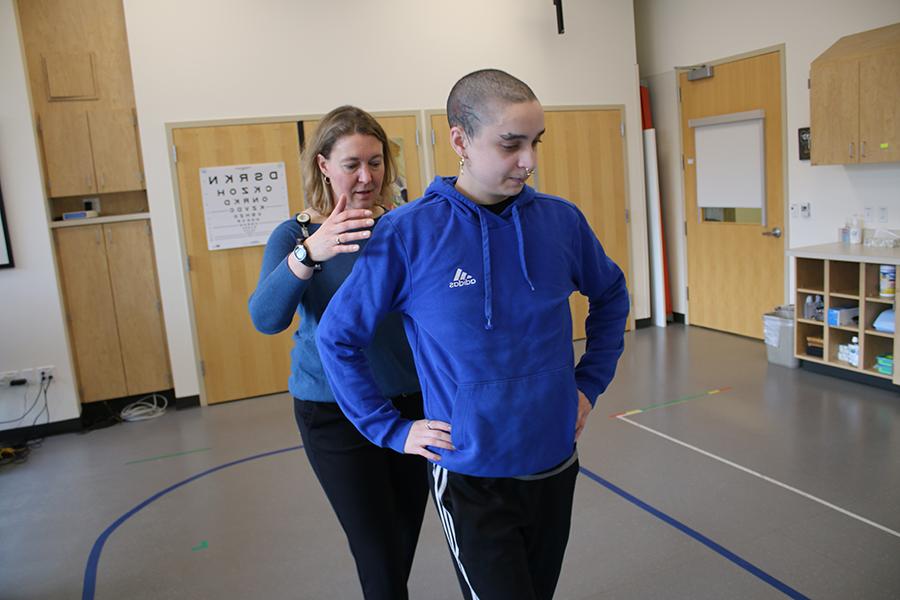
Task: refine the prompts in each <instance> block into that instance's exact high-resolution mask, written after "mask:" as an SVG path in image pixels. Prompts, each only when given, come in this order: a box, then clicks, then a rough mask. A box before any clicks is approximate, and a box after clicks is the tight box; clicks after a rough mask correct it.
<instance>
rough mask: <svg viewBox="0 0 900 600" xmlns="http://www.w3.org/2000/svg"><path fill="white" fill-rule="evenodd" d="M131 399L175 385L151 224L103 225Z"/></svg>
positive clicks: (134, 222) (120, 342)
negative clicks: (170, 363)
mask: <svg viewBox="0 0 900 600" xmlns="http://www.w3.org/2000/svg"><path fill="white" fill-rule="evenodd" d="M103 232H104V237H105V240H106V256H107V262H108V264H109V274H110V282H111V285H112V292H113V299H114V300H115V318H116V322H117V323H118V328H119V344H120V346H121V349H122V364H123V367H124V369H125V383H126V387H127V389H128V395H130V396H134V395H136V394H146V393H149V392H158V391H160V390H167V389H170V388H171V387H172V375H171V370H170V367H169V351H168V348H167V347H166V332H165V326H164V325H163V314H162V304H161V301H160V296H159V286H158V284H157V277H156V259H155V257H154V255H153V237H152V235H151V233H150V221H148V220H140V221H124V222H121V223H108V224H106V225H104V226H103Z"/></svg>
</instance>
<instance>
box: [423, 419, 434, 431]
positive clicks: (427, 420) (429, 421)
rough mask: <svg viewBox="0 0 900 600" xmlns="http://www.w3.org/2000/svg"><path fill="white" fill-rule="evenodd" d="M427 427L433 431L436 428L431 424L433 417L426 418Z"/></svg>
mask: <svg viewBox="0 0 900 600" xmlns="http://www.w3.org/2000/svg"><path fill="white" fill-rule="evenodd" d="M425 429H427V430H429V431H432V430H433V429H434V428H433V427H432V426H431V419H426V420H425Z"/></svg>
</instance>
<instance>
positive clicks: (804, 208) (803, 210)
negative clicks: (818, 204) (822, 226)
mask: <svg viewBox="0 0 900 600" xmlns="http://www.w3.org/2000/svg"><path fill="white" fill-rule="evenodd" d="M800 216H801V217H802V218H804V219H808V218H809V217H810V216H812V208H811V207H810V205H809V202H801V203H800Z"/></svg>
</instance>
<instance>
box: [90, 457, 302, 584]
mask: <svg viewBox="0 0 900 600" xmlns="http://www.w3.org/2000/svg"><path fill="white" fill-rule="evenodd" d="M302 447H303V446H292V447H290V448H282V449H281V450H273V451H271V452H263V453H262V454H254V455H253V456H248V457H246V458H241V459H239V460H235V461H232V462H230V463H225V464H224V465H219V466H218V467H213V468H212V469H207V470H206V471H203V472H202V473H197V474H196V475H194V476H192V477H188V478H187V479H185V480H183V481H179V482H178V483H176V484H174V485H170V486H169V487H167V488H166V489H164V490H163V491H161V492H157V493H156V494H153V495H152V496H150V497H149V498H147V499H146V500H144V501H143V502H141V503H140V504H138V505H137V506H135V507H134V508H132V509H131V510H129V511H128V512H127V513H125V514H124V515H122V516H121V517H119V518H118V519H116V520H115V522H113V524H112V525H110V526H109V527H107V528H106V530H105V531H104V532H103V533H101V534H100V537H98V538H97V541H95V542H94V546H93V548H91V554H90V556H89V557H88V561H87V566H85V568H84V587H83V588H82V591H81V600H94V590H95V589H96V587H97V564H98V563H99V562H100V553H101V552H102V551H103V545H104V544H105V543H106V540H107V539H108V538H109V536H110V535H112V533H113V532H114V531H115V530H116V529H118V528H119V526H120V525H121V524H122V523H124V522H125V521H127V520H128V519H130V518H131V517H133V516H134V515H135V514H137V513H138V512H140V511H141V510H143V509H144V508H146V507H147V506H148V505H149V504H151V503H152V502H155V501H156V500H159V499H160V498H162V497H163V496H165V495H166V494H168V493H169V492H173V491H175V490H177V489H178V488H180V487H181V486H183V485H187V484H189V483H191V482H192V481H196V480H197V479H200V478H201V477H205V476H207V475H210V474H212V473H215V472H216V471H221V470H222V469H227V468H228V467H233V466H235V465H239V464H241V463H245V462H248V461H251V460H256V459H258V458H266V457H267V456H274V455H276V454H281V453H282V452H291V451H292V450H299V449H300V448H302Z"/></svg>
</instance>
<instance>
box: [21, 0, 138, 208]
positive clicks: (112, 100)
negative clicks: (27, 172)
mask: <svg viewBox="0 0 900 600" xmlns="http://www.w3.org/2000/svg"><path fill="white" fill-rule="evenodd" d="M17 6H18V11H19V20H20V22H21V27H22V40H23V43H24V46H25V58H26V62H27V66H28V75H29V81H30V85H31V98H32V103H33V108H34V113H35V119H36V121H37V126H38V132H39V135H40V140H41V147H42V150H43V155H44V173H45V177H46V181H47V190H48V195H49V196H50V197H51V198H59V197H68V196H79V195H81V196H83V195H94V194H112V193H118V192H128V191H136V190H142V189H144V177H143V169H142V166H141V156H140V143H139V136H138V132H137V123H136V118H135V112H134V106H135V103H134V89H133V84H132V81H131V64H130V59H129V56H128V43H127V39H126V35H125V16H124V11H123V7H122V0H19V1H18V2H17Z"/></svg>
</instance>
